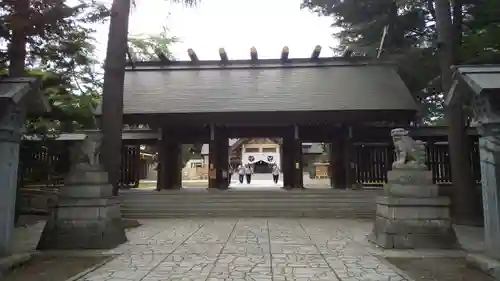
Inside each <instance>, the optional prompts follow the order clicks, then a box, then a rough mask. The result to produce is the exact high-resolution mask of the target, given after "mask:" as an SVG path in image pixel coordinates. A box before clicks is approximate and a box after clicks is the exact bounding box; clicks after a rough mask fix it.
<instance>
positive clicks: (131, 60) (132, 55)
mask: <svg viewBox="0 0 500 281" xmlns="http://www.w3.org/2000/svg"><path fill="white" fill-rule="evenodd" d="M127 57H128V61H129V63H130V65H131V66H132V69H135V62H136V61H137V56H136V55H135V53H134V50H133V49H132V47H130V46H128V45H127Z"/></svg>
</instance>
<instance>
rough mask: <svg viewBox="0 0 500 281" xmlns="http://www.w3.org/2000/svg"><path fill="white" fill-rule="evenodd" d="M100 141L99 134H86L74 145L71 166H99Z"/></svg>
mask: <svg viewBox="0 0 500 281" xmlns="http://www.w3.org/2000/svg"><path fill="white" fill-rule="evenodd" d="M101 141H102V135H101V134H88V135H87V136H85V138H84V139H83V141H82V142H81V143H79V144H77V145H75V146H74V147H73V149H72V153H71V164H72V165H73V167H74V168H82V167H85V168H99V167H100V162H99V157H100V152H101Z"/></svg>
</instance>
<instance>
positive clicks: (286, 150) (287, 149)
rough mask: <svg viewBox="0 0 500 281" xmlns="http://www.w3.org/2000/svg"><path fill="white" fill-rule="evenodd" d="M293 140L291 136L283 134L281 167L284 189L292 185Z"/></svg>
mask: <svg viewBox="0 0 500 281" xmlns="http://www.w3.org/2000/svg"><path fill="white" fill-rule="evenodd" d="M292 144H293V140H292V138H291V136H288V135H285V136H283V143H282V145H281V147H282V161H281V167H282V171H283V187H284V188H286V189H289V188H292V186H293V145H292Z"/></svg>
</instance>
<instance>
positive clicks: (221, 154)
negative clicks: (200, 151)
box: [208, 124, 229, 189]
mask: <svg viewBox="0 0 500 281" xmlns="http://www.w3.org/2000/svg"><path fill="white" fill-rule="evenodd" d="M228 149H229V148H228V138H227V132H226V130H225V129H224V128H222V127H219V126H215V125H214V124H212V125H211V126H210V143H209V148H208V150H209V152H208V162H209V164H208V187H209V188H219V189H227V188H228V187H229V182H228V180H227V177H228V169H229V151H228Z"/></svg>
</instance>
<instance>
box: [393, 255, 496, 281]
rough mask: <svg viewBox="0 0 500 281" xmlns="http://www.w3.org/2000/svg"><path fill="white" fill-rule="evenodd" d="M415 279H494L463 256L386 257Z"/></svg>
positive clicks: (460, 280)
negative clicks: (470, 264)
mask: <svg viewBox="0 0 500 281" xmlns="http://www.w3.org/2000/svg"><path fill="white" fill-rule="evenodd" d="M387 260H388V261H389V262H390V263H392V264H393V265H395V266H397V267H398V268H399V269H401V270H403V271H404V272H406V274H408V276H410V277H411V278H413V279H414V280H415V281H495V279H494V278H493V277H490V276H488V275H486V274H484V273H483V272H481V271H479V270H478V269H475V268H471V267H469V266H468V265H467V262H466V261H465V259H463V258H387Z"/></svg>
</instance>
